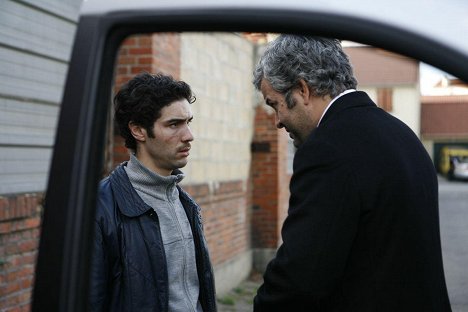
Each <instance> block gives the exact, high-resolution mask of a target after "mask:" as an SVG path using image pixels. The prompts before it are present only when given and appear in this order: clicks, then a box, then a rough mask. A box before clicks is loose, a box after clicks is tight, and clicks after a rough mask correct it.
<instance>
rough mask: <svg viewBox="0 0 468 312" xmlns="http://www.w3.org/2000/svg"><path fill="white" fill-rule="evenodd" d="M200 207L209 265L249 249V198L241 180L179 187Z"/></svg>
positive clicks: (226, 259)
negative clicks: (208, 251)
mask: <svg viewBox="0 0 468 312" xmlns="http://www.w3.org/2000/svg"><path fill="white" fill-rule="evenodd" d="M183 188H184V189H185V190H186V191H187V192H188V193H189V194H191V195H192V196H193V197H194V199H195V200H196V201H197V203H198V204H199V205H200V206H201V208H202V218H203V224H204V232H205V237H206V240H207V242H208V247H209V250H210V256H211V260H212V262H213V265H215V266H216V265H217V264H221V263H223V262H226V261H228V260H230V259H232V258H234V257H235V256H237V255H238V254H239V253H242V252H245V251H246V250H248V249H250V205H249V202H250V198H249V194H248V193H247V192H246V184H245V183H244V182H243V181H228V182H221V183H219V184H216V185H210V184H208V183H203V184H192V185H187V186H183Z"/></svg>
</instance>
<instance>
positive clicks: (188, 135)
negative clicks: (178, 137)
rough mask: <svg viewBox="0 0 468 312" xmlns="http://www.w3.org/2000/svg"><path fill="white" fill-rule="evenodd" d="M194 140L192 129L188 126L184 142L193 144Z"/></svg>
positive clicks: (183, 138)
mask: <svg viewBox="0 0 468 312" xmlns="http://www.w3.org/2000/svg"><path fill="white" fill-rule="evenodd" d="M193 140H194V137H193V133H192V129H190V126H189V125H187V127H186V128H185V131H184V135H183V137H182V141H184V142H191V141H193Z"/></svg>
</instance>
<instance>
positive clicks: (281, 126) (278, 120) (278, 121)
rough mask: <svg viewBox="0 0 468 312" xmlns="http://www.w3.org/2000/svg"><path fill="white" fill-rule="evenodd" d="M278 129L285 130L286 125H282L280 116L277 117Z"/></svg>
mask: <svg viewBox="0 0 468 312" xmlns="http://www.w3.org/2000/svg"><path fill="white" fill-rule="evenodd" d="M276 128H278V129H281V128H284V125H283V124H282V123H281V121H280V119H279V118H278V116H276Z"/></svg>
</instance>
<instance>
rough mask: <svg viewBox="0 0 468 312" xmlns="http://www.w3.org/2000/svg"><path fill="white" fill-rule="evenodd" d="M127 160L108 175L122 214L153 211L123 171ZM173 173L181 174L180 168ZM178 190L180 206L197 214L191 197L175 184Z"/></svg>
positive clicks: (197, 209) (134, 214)
mask: <svg viewBox="0 0 468 312" xmlns="http://www.w3.org/2000/svg"><path fill="white" fill-rule="evenodd" d="M126 165H127V162H124V163H122V164H120V165H119V166H118V167H117V168H116V169H115V170H114V171H113V172H112V173H111V175H110V177H109V179H110V184H111V187H112V191H113V193H114V196H115V200H116V202H117V206H118V207H119V209H120V211H121V213H122V214H124V215H125V216H127V217H138V216H141V215H143V214H145V213H148V211H153V208H151V207H150V206H148V205H147V204H146V203H145V202H144V201H143V199H141V197H140V196H139V195H138V193H137V192H136V191H135V189H134V188H133V186H132V184H131V182H130V179H129V178H128V176H127V173H126V172H125V168H124V167H125V166H126ZM173 174H175V175H179V174H182V172H181V171H180V170H174V172H173ZM177 189H178V190H179V198H180V200H181V203H182V206H184V208H185V210H186V211H187V213H190V212H191V211H196V212H198V214H199V211H200V207H199V206H198V205H197V204H196V203H195V202H194V201H193V199H192V198H191V197H190V196H189V195H188V194H187V193H186V192H185V191H184V190H182V189H181V188H180V186H178V185H177Z"/></svg>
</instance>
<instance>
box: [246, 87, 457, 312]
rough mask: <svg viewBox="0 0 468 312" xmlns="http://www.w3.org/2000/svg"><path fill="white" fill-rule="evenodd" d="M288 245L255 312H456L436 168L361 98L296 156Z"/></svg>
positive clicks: (408, 136)
mask: <svg viewBox="0 0 468 312" xmlns="http://www.w3.org/2000/svg"><path fill="white" fill-rule="evenodd" d="M290 191H291V197H290V201H289V211H288V217H287V218H286V220H285V222H284V225H283V229H282V238H283V244H282V245H281V246H280V248H279V249H278V252H277V255H276V257H275V258H274V259H273V260H272V261H271V262H270V263H269V265H268V267H267V269H266V272H265V275H264V284H263V285H262V286H261V287H260V289H259V290H258V293H257V296H256V297H255V300H254V310H255V311H359V312H366V311H392V312H402V311H411V312H416V311H438V312H441V311H450V310H451V309H450V303H449V299H448V295H447V288H446V284H445V278H444V271H443V266H442V253H441V244H440V234H439V215H438V184H437V177H436V173H435V170H434V165H433V164H432V161H431V159H430V157H429V156H428V154H427V152H426V150H425V149H424V147H423V146H422V144H421V142H420V141H419V139H418V137H417V136H416V135H415V134H414V133H413V131H412V130H411V129H410V128H408V127H407V126H406V125H405V124H404V123H403V122H401V121H400V120H398V119H397V118H395V117H393V116H391V115H390V114H388V113H386V112H384V111H383V110H382V109H380V108H378V107H377V106H376V105H375V104H374V103H373V102H372V101H371V99H370V98H369V97H368V96H367V94H366V93H364V92H359V91H357V92H353V93H349V94H346V95H344V96H342V97H340V98H339V99H338V100H337V101H336V102H335V103H333V105H332V106H331V107H330V109H329V110H328V111H327V113H326V114H325V116H324V117H323V119H322V121H321V123H320V125H319V126H318V127H317V128H316V129H315V130H314V131H313V132H312V133H311V135H310V136H309V138H308V139H307V141H306V142H304V144H303V145H302V146H300V148H299V149H298V150H297V152H296V155H295V158H294V173H293V176H292V179H291V184H290Z"/></svg>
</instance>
